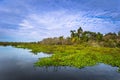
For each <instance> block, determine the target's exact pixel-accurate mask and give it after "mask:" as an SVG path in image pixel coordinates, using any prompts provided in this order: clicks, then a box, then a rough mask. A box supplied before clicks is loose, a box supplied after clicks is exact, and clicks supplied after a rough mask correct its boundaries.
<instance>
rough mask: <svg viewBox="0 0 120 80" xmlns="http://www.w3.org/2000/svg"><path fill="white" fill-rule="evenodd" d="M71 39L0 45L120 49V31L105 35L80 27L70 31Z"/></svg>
mask: <svg viewBox="0 0 120 80" xmlns="http://www.w3.org/2000/svg"><path fill="white" fill-rule="evenodd" d="M70 33H71V34H70V37H67V38H64V36H60V37H54V38H45V39H43V40H42V41H38V42H28V43H27V42H0V45H4V46H6V45H8V44H9V45H14V46H15V45H17V44H43V45H80V44H82V45H83V44H84V45H85V46H102V47H120V31H119V32H118V33H112V32H109V33H107V34H105V35H103V34H102V33H100V32H97V33H96V32H91V31H83V29H82V28H81V27H80V28H79V29H77V30H71V31H70Z"/></svg>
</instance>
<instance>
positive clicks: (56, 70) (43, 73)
mask: <svg viewBox="0 0 120 80" xmlns="http://www.w3.org/2000/svg"><path fill="white" fill-rule="evenodd" d="M49 56H51V55H50V54H44V53H39V54H37V55H34V54H32V53H30V52H29V51H28V50H24V49H17V48H12V47H0V80H120V73H117V72H116V70H117V67H111V66H109V65H105V64H98V65H96V66H91V67H85V68H82V69H77V68H73V67H60V66H59V67H52V66H51V67H34V62H36V61H37V60H38V58H41V57H49Z"/></svg>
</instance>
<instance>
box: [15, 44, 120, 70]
mask: <svg viewBox="0 0 120 80" xmlns="http://www.w3.org/2000/svg"><path fill="white" fill-rule="evenodd" d="M16 47H18V46H16ZM19 48H27V49H31V50H32V52H33V53H35V54H37V53H38V52H45V53H50V54H51V53H52V54H53V55H52V56H51V57H48V58H42V59H39V60H38V61H37V62H36V63H35V65H36V66H72V67H77V68H82V67H85V66H92V65H95V64H97V63H105V64H109V65H112V66H117V67H119V68H120V48H108V47H91V46H84V45H38V44H20V45H19Z"/></svg>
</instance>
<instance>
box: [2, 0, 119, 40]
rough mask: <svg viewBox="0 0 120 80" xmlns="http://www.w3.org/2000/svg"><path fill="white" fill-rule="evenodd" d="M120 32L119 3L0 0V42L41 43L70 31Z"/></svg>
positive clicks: (105, 0)
mask: <svg viewBox="0 0 120 80" xmlns="http://www.w3.org/2000/svg"><path fill="white" fill-rule="evenodd" d="M80 26H81V27H82V28H83V29H84V30H90V31H94V32H101V33H103V34H105V33H108V32H118V31H120V0H0V41H40V40H42V39H43V38H47V37H58V36H60V35H64V36H65V37H66V36H69V35H70V32H69V31H70V30H74V29H77V28H79V27H80Z"/></svg>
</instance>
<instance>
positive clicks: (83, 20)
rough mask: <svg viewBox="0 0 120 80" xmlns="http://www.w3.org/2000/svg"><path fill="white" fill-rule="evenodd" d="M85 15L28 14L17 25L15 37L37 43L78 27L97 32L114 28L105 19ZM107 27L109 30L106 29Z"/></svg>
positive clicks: (58, 12)
mask: <svg viewBox="0 0 120 80" xmlns="http://www.w3.org/2000/svg"><path fill="white" fill-rule="evenodd" d="M85 14H86V13H84V12H81V13H75V14H70V13H68V12H67V11H53V12H48V13H44V14H29V15H28V16H26V18H25V19H23V20H22V21H21V23H19V26H20V27H19V29H18V30H17V33H16V35H18V36H20V37H23V39H27V40H29V41H39V40H41V39H43V38H46V37H55V36H56V37H57V36H60V35H64V36H68V35H70V32H69V31H70V30H73V29H77V28H78V27H80V26H82V27H83V29H84V30H90V31H97V32H98V31H100V32H104V31H110V30H111V29H112V28H113V26H115V25H114V24H113V23H111V22H110V21H106V20H105V19H100V18H92V17H89V16H87V15H85ZM101 14H102V13H101ZM111 26H112V27H111ZM107 27H109V28H108V29H106V28H107ZM21 40H22V39H21Z"/></svg>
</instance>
